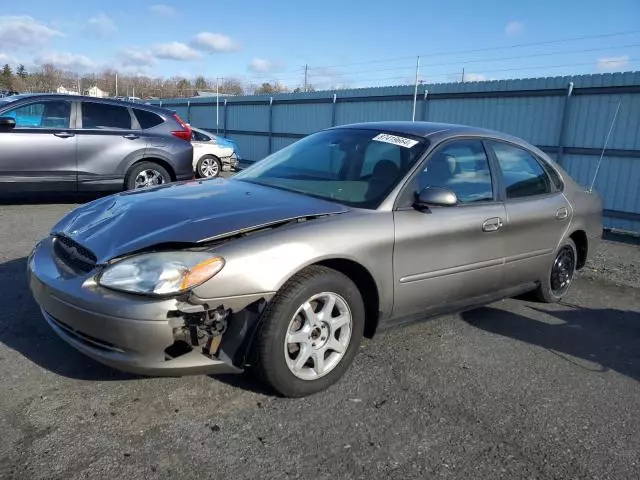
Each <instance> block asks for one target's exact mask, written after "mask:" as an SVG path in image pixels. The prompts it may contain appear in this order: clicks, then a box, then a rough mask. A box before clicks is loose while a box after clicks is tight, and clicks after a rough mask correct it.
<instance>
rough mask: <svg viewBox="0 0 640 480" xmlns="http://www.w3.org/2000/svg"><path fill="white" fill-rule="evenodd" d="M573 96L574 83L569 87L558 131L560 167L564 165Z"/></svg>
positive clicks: (557, 157)
mask: <svg viewBox="0 0 640 480" xmlns="http://www.w3.org/2000/svg"><path fill="white" fill-rule="evenodd" d="M572 94H573V82H569V85H567V95H566V96H565V99H564V105H563V107H562V116H561V117H560V130H559V131H558V154H557V156H556V159H557V162H558V164H559V165H562V157H563V156H564V147H565V145H564V143H565V138H564V137H565V134H566V131H567V125H568V123H569V108H570V107H571V95H572Z"/></svg>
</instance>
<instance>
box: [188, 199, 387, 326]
mask: <svg viewBox="0 0 640 480" xmlns="http://www.w3.org/2000/svg"><path fill="white" fill-rule="evenodd" d="M393 239H394V233H393V218H392V215H391V213H390V212H374V213H373V212H372V213H362V214H356V213H354V212H349V213H346V214H339V215H332V216H328V217H324V218H321V219H315V220H307V221H306V222H303V223H294V224H293V225H288V226H282V227H276V228H274V229H271V230H267V231H265V232H262V233H256V234H254V235H251V236H248V237H244V238H241V239H237V240H231V241H229V242H228V243H224V244H222V245H220V246H218V247H215V248H214V251H215V252H216V253H217V254H219V255H220V256H222V257H223V258H224V259H225V262H226V263H225V267H224V268H223V269H222V271H221V272H220V273H219V274H218V275H216V276H215V277H214V278H213V279H211V280H210V281H208V282H206V283H205V284H203V285H201V286H200V287H197V288H196V289H194V291H193V292H194V294H195V295H197V296H198V297H199V298H202V299H214V298H220V297H233V296H242V295H253V294H259V293H267V292H277V291H278V290H279V289H280V288H281V287H282V285H284V283H285V282H286V281H287V280H289V279H290V278H291V277H292V276H293V275H295V274H296V273H297V272H299V271H300V270H302V269H304V268H305V267H307V266H309V265H313V264H316V263H320V262H323V261H326V260H335V259H342V260H350V261H352V262H354V263H357V264H359V265H361V266H362V267H363V268H365V269H366V270H367V271H368V272H369V273H370V274H371V276H372V277H373V279H374V282H375V283H376V285H377V287H378V292H379V300H380V310H381V314H382V316H383V317H385V316H387V315H388V314H390V312H391V308H392V305H393V265H392V252H393Z"/></svg>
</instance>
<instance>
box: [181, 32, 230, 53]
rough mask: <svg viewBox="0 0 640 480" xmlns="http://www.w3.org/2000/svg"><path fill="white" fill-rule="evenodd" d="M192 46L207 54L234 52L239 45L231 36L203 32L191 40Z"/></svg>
mask: <svg viewBox="0 0 640 480" xmlns="http://www.w3.org/2000/svg"><path fill="white" fill-rule="evenodd" d="M190 43H191V46H192V47H194V48H198V49H200V50H205V51H207V52H214V53H219V52H233V51H235V50H238V48H239V47H238V45H237V44H236V42H235V41H234V40H233V39H232V38H231V37H229V36H227V35H223V34H222V33H212V32H201V33H199V34H197V35H196V36H195V37H193V38H192V39H191V42H190Z"/></svg>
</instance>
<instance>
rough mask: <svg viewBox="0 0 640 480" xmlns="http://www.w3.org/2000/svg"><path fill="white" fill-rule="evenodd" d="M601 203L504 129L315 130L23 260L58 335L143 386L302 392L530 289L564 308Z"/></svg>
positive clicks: (403, 126) (165, 191) (60, 229)
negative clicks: (387, 338)
mask: <svg viewBox="0 0 640 480" xmlns="http://www.w3.org/2000/svg"><path fill="white" fill-rule="evenodd" d="M601 232H602V204H601V201H600V199H599V197H598V196H597V195H596V194H593V193H589V192H588V191H586V190H585V189H584V188H581V187H579V186H578V185H576V183H574V181H573V180H572V179H571V178H570V177H569V176H568V175H567V174H566V173H565V172H564V171H563V170H562V168H560V167H559V166H558V165H557V164H555V163H554V162H553V161H552V160H551V159H550V158H549V157H548V156H547V155H545V154H544V153H543V152H541V151H540V150H538V149H536V148H535V147H533V146H531V145H529V144H528V143H526V142H524V141H522V140H520V139H517V138H514V137H511V136H507V135H503V134H500V133H497V132H493V131H488V130H482V129H477V128H471V127H464V126H458V125H447V124H435V123H421V122H415V123H408V122H384V123H365V124H357V125H348V126H341V127H336V128H332V129H328V130H324V131H321V132H318V133H315V134H313V135H310V136H308V137H306V138H304V139H302V140H300V141H298V142H296V143H294V144H292V145H290V146H288V147H286V148H284V149H282V150H280V151H278V152H276V153H274V154H272V155H270V156H269V157H267V158H265V159H264V160H262V161H260V162H257V163H256V164H254V165H253V166H251V167H250V168H248V169H246V170H244V171H242V172H241V173H240V174H238V175H236V176H235V177H234V178H232V179H229V180H223V179H211V180H199V181H191V182H185V183H182V184H170V185H165V186H160V187H154V188H149V189H142V190H139V191H133V192H126V193H122V194H117V195H113V196H109V197H106V198H102V199H100V200H97V201H94V202H92V203H89V204H86V205H84V206H81V207H80V208H78V209H76V210H75V211H73V212H71V213H69V214H68V215H67V216H66V217H64V218H63V219H62V220H60V222H59V223H58V224H57V225H55V227H54V228H53V229H52V231H51V235H50V236H49V237H48V238H46V239H44V240H42V241H41V242H40V243H39V244H38V245H37V246H36V247H35V249H34V250H33V252H32V254H31V256H30V258H29V262H28V265H29V267H28V268H29V272H30V275H29V277H30V286H31V290H32V292H33V294H34V296H35V298H36V300H37V302H38V303H39V304H40V306H41V308H42V312H43V315H44V318H45V319H46V321H47V322H48V323H49V325H50V326H51V328H52V329H53V330H54V331H55V332H56V333H57V334H58V335H60V336H61V337H62V338H63V339H64V340H66V341H67V342H68V343H70V344H71V345H72V346H74V347H75V348H77V349H78V350H80V351H82V352H84V353H85V354H87V355H89V356H90V357H92V358H94V359H96V360H98V361H100V362H103V363H105V364H108V365H111V366H113V367H116V368H119V369H122V370H127V371H132V372H137V373H141V374H149V375H183V374H209V373H220V372H241V371H242V370H243V369H244V368H245V367H246V366H247V365H250V366H251V367H252V368H253V369H255V370H256V371H257V372H258V373H259V375H260V376H261V377H262V379H263V380H264V381H265V382H267V383H268V384H269V385H270V386H272V387H273V388H274V389H275V390H276V391H277V392H279V393H280V394H282V395H286V396H303V395H307V394H311V393H314V392H317V391H320V390H323V389H325V388H327V387H328V386H330V385H331V384H332V383H334V382H335V381H337V380H338V379H339V378H340V377H341V376H342V375H343V374H344V373H345V371H346V369H347V368H348V367H349V365H350V364H351V362H352V360H353V358H354V356H355V355H356V352H357V351H358V346H359V344H360V341H361V339H362V337H363V336H368V337H371V336H372V335H374V334H375V332H376V331H379V330H380V329H382V328H385V327H388V326H391V325H397V324H404V323H407V322H412V321H416V320H422V319H425V318H427V317H429V316H433V315H438V314H442V313H445V312H452V311H459V310H462V309H467V308H471V307H474V306H478V305H482V304H486V303H488V302H492V301H494V300H496V299H500V298H504V297H509V296H513V295H517V294H521V293H523V292H529V291H530V292H532V294H533V295H535V296H536V297H537V298H538V299H539V300H541V301H544V302H555V301H558V300H560V299H561V298H562V297H563V296H564V295H565V294H566V293H567V291H568V289H569V287H570V286H571V282H572V280H573V278H574V274H575V272H576V270H579V269H580V268H581V267H583V266H584V265H585V262H586V260H587V257H588V256H589V255H591V254H592V252H593V250H594V248H595V247H596V245H597V244H598V241H599V239H600V236H601Z"/></svg>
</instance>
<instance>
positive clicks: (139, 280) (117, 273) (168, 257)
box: [98, 252, 224, 295]
mask: <svg viewBox="0 0 640 480" xmlns="http://www.w3.org/2000/svg"><path fill="white" fill-rule="evenodd" d="M222 267H224V259H223V258H222V257H217V256H214V255H212V254H211V253H209V252H157V253H144V254H141V255H135V256H133V257H129V258H126V259H124V260H120V261H119V262H116V263H114V264H112V265H110V266H108V267H107V268H106V269H105V270H104V271H103V272H102V274H101V275H100V277H99V278H98V283H99V284H100V285H102V286H103V287H107V288H111V289H113V290H121V291H123V292H129V293H140V294H148V295H171V294H177V293H182V292H186V291H188V290H190V289H192V288H194V287H197V286H198V285H201V284H202V283H204V282H206V281H207V280H209V279H210V278H212V277H213V276H214V275H216V274H217V273H218V272H220V270H222Z"/></svg>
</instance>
